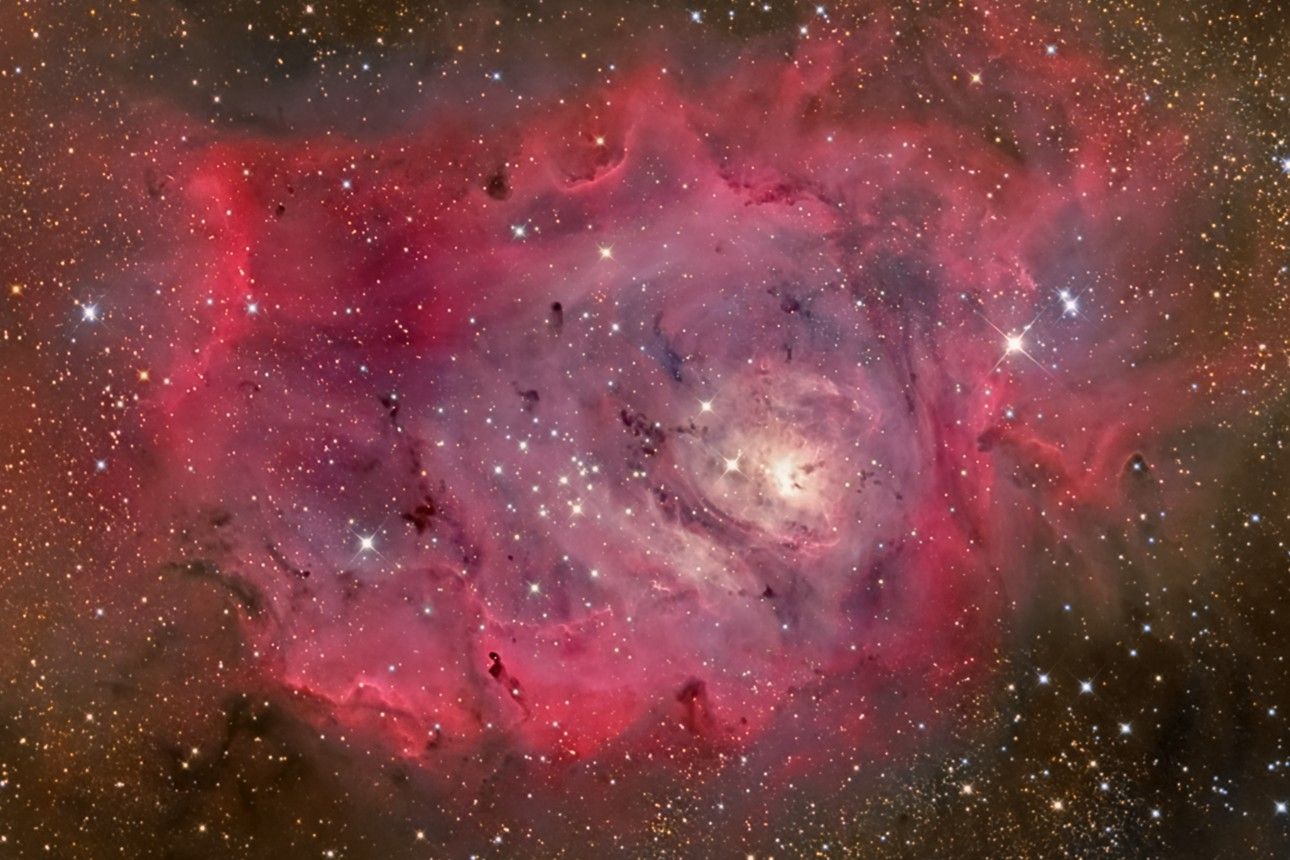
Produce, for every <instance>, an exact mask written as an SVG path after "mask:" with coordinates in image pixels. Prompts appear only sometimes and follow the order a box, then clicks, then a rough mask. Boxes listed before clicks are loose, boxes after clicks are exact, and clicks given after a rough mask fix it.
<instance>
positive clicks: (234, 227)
mask: <svg viewBox="0 0 1290 860" xmlns="http://www.w3.org/2000/svg"><path fill="white" fill-rule="evenodd" d="M1020 26H1021V25H1018V27H1020ZM900 38H901V37H900V35H899V34H898V33H892V32H884V31H881V30H880V29H874V30H873V31H872V32H866V33H864V34H863V36H857V37H856V40H855V42H854V44H852V45H851V46H850V47H840V46H836V45H835V46H833V47H822V46H812V45H810V44H809V43H803V44H802V45H800V46H799V47H797V48H796V49H795V50H794V52H793V53H792V54H791V56H789V57H787V58H786V57H785V56H784V55H781V54H776V53H774V52H771V51H766V50H762V49H761V48H754V49H750V50H749V51H747V52H745V53H744V54H743V55H741V56H739V57H737V58H733V59H730V60H728V61H723V62H725V65H726V68H727V70H728V74H724V75H710V76H691V77H688V78H687V77H685V76H684V75H682V74H679V73H677V72H676V71H674V70H668V69H667V68H665V64H664V63H662V62H644V61H642V62H640V63H638V64H637V65H636V66H635V67H634V68H632V69H624V70H622V71H621V72H619V73H618V76H617V77H616V78H615V79H614V80H613V81H611V82H609V83H600V84H594V85H586V86H584V87H580V88H577V89H575V90H571V91H569V92H563V93H561V94H560V95H558V96H557V95H548V96H547V97H545V98H534V99H529V100H527V101H526V102H524V104H523V105H522V106H521V107H519V108H517V109H516V110H514V111H510V112H507V113H506V114H505V115H503V116H501V117H500V118H499V117H498V116H497V115H496V114H494V115H492V116H487V117H485V116H481V115H479V114H477V113H473V112H471V111H469V110H466V109H464V108H463V109H461V110H459V111H457V112H456V113H453V112H452V111H441V112H438V113H437V114H436V116H435V118H434V120H433V121H427V122H426V123H424V126H423V128H422V129H421V130H417V131H414V132H408V133H406V134H402V135H393V134H391V135H386V136H383V137H381V138H380V139H378V140H366V141H362V140H353V141H347V140H344V139H342V138H340V137H339V136H337V135H323V134H319V135H314V136H307V137H305V138H304V139H301V138H300V137H292V138H290V139H285V140H284V139H282V138H272V137H267V136H266V137H257V136H256V135H254V134H242V135H238V136H229V135H224V136H221V135H215V136H211V135H210V134H209V132H201V133H199V132H196V131H194V132H192V136H190V137H186V138H185V139H184V142H183V143H177V144H176V146H175V148H174V154H173V156H172V157H170V160H168V161H167V160H165V159H164V158H163V157H162V156H158V162H157V165H156V167H155V168H154V171H155V172H154V175H153V179H154V181H153V183H152V185H153V188H152V190H153V191H154V195H153V199H150V200H148V201H146V203H145V204H144V205H142V206H141V207H140V208H141V210H143V211H145V212H153V211H155V212H156V214H155V216H149V215H146V214H144V215H140V216H138V217H140V218H142V219H145V221H144V223H147V224H148V227H147V230H148V231H149V232H150V235H151V236H152V239H151V240H150V242H149V243H147V244H146V246H145V247H147V248H150V249H152V250H151V251H149V252H148V254H149V255H150V256H149V257H148V259H147V260H145V261H143V262H142V263H141V265H142V266H143V267H144V269H145V270H146V271H149V272H150V273H151V274H152V275H155V281H156V282H157V283H158V284H162V285H164V291H166V292H165V295H166V297H165V300H164V301H158V300H156V298H155V297H153V298H151V299H149V300H148V304H147V307H146V308H145V307H144V306H143V305H140V306H139V307H138V308H136V309H135V310H136V311H138V312H140V313H145V312H146V315H148V316H150V317H152V318H154V319H158V320H159V323H160V324H162V325H164V326H165V327H166V330H167V331H169V332H170V333H171V334H172V337H171V338H170V340H169V342H166V343H163V342H161V341H157V342H156V345H155V347H154V352H153V354H151V355H149V356H145V357H144V360H146V361H147V362H148V363H149V365H150V367H151V368H152V371H151V373H152V376H153V379H154V384H153V386H152V388H150V389H149V391H150V394H149V395H148V397H147V398H146V400H145V402H144V403H143V405H142V412H141V418H140V423H141V426H142V428H143V429H142V431H140V436H139V438H138V439H135V440H134V442H135V443H137V448H138V450H140V451H144V452H146V456H143V457H141V458H140V462H141V465H140V467H139V468H140V469H142V470H143V472H142V474H143V475H144V477H143V478H142V484H143V487H144V492H142V493H141V494H140V498H141V499H142V501H140V502H139V504H140V505H142V506H143V507H144V508H145V509H146V510H147V511H148V513H147V519H149V520H151V521H152V522H156V523H164V524H166V528H164V529H162V530H161V531H163V532H165V534H166V535H168V536H171V535H173V539H171V538H169V537H168V538H167V547H166V549H165V553H166V554H167V557H168V558H170V559H172V560H173V559H179V563H180V564H181V565H184V566H186V568H187V569H190V570H195V571H204V572H206V573H209V574H212V575H215V576H218V577H220V578H221V579H223V580H224V581H226V582H228V583H230V584H231V587H232V588H233V589H234V591H235V593H236V594H238V595H239V597H240V604H239V610H238V611H239V613H240V615H241V617H242V626H243V629H244V631H245V635H246V636H247V637H248V639H249V642H250V647H252V648H253V649H254V653H255V655H256V658H257V660H258V665H259V666H260V671H261V672H262V673H263V675H264V677H266V678H267V679H270V681H271V682H272V683H273V684H275V685H278V686H280V687H282V688H285V689H288V690H292V691H295V692H294V695H295V697H296V701H298V702H300V703H301V704H300V708H301V711H302V713H305V714H306V715H313V716H310V717H309V719H316V720H318V721H319V722H320V724H326V725H329V726H335V725H339V726H340V727H341V728H342V730H343V731H344V732H346V733H351V734H353V733H357V734H358V735H361V736H365V737H370V738H375V739H377V740H378V741H379V742H380V743H382V744H385V745H387V746H388V747H390V748H392V749H394V750H396V751H397V752H398V754H399V755H402V756H405V757H406V758H407V759H409V760H411V761H416V762H421V763H422V764H423V765H424V767H425V768H426V769H427V770H429V771H432V772H452V771H455V770H460V769H461V768H464V767H469V766H470V765H467V764H463V762H467V761H473V762H476V763H478V762H480V761H484V762H487V761H488V760H490V757H491V758H496V757H497V756H499V755H502V754H504V753H521V754H523V755H525V756H531V757H533V758H535V759H540V760H542V761H545V762H553V763H557V764H558V763H559V762H568V761H578V760H586V759H588V758H594V757H596V756H608V755H609V754H610V753H612V754H613V755H615V756H619V757H621V754H622V753H624V752H626V753H627V754H629V755H630V754H633V753H636V752H638V751H642V750H644V751H658V750H664V749H671V748H675V747H676V746H677V745H685V744H690V745H693V744H698V745H700V746H702V747H705V748H708V749H718V750H745V751H747V750H756V749H758V748H759V745H760V746H761V747H765V748H773V749H774V750H776V751H777V755H781V756H783V755H786V756H787V757H786V758H783V759H782V761H784V762H788V763H790V764H785V765H784V766H791V767H793V768H801V769H809V768H813V767H817V768H818V767H824V766H826V765H827V764H829V763H831V762H832V763H841V761H842V760H845V761H847V762H849V761H850V760H851V759H850V756H851V755H852V754H855V753H858V752H862V751H864V750H879V749H887V748H889V747H890V745H891V744H893V743H894V742H895V740H896V738H897V736H899V735H902V734H908V733H909V732H910V731H912V730H913V727H914V726H922V727H925V728H927V729H928V730H929V731H934V730H935V729H936V727H937V726H938V725H942V724H944V723H945V722H946V721H947V720H949V719H951V717H950V714H951V713H952V711H953V706H955V705H961V704H963V703H964V702H967V701H969V700H971V699H972V697H973V696H975V695H977V694H978V693H979V692H980V691H981V690H983V689H984V688H985V686H986V684H987V682H988V681H989V679H990V677H991V672H992V667H993V666H994V665H995V660H996V657H997V654H998V652H999V649H1001V648H1002V647H1004V646H1005V644H1006V637H1007V635H1008V634H1007V631H1008V629H1009V628H1010V625H1013V624H1016V623H1020V621H1019V620H1020V619H1024V618H1025V615H1026V612H1027V606H1028V605H1029V602H1030V600H1031V595H1033V594H1034V593H1035V591H1036V590H1037V589H1038V588H1039V586H1038V585H1037V581H1039V580H1043V581H1044V582H1045V583H1046V584H1045V585H1044V587H1045V588H1046V589H1057V590H1058V591H1062V592H1065V593H1067V594H1068V595H1076V596H1077V597H1080V599H1088V600H1094V601H1096V600H1098V599H1100V597H1099V595H1101V596H1105V594H1106V593H1107V592H1113V591H1114V588H1115V586H1114V583H1113V582H1112V581H1110V580H1109V579H1108V574H1107V572H1106V571H1107V570H1108V567H1107V566H1106V565H1104V564H1103V560H1104V559H1105V558H1106V556H1107V553H1109V552H1113V551H1117V550H1115V549H1109V548H1107V547H1105V546H1103V545H1102V543H1105V542H1104V540H1102V539H1104V538H1105V534H1106V530H1107V528H1108V527H1109V526H1111V525H1114V524H1120V525H1121V526H1122V525H1123V523H1124V522H1126V521H1129V520H1132V521H1134V522H1137V520H1138V518H1139V517H1138V512H1139V510H1144V511H1146V510H1151V508H1150V504H1149V502H1148V503H1144V504H1140V503H1141V502H1142V501H1143V499H1144V498H1146V497H1149V495H1150V493H1151V492H1152V490H1151V489H1150V483H1149V480H1150V479H1149V478H1146V477H1144V475H1148V474H1149V473H1150V472H1151V471H1152V469H1153V466H1154V464H1155V463H1156V462H1157V458H1158V456H1159V454H1160V451H1159V450H1158V447H1157V443H1158V442H1159V440H1161V439H1164V438H1165V437H1166V435H1167V433H1168V432H1170V431H1171V430H1174V429H1176V428H1178V427H1180V426H1183V425H1184V424H1186V423H1187V422H1188V421H1191V420H1192V419H1193V418H1194V416H1193V415H1191V414H1189V411H1188V406H1187V405H1186V401H1185V398H1184V397H1182V396H1181V395H1180V396H1178V397H1176V398H1171V399H1170V400H1169V401H1168V402H1165V401H1162V400H1160V399H1156V396H1155V395H1156V392H1159V391H1160V390H1162V389H1164V390H1169V391H1177V392H1183V391H1185V390H1186V386H1187V384H1188V383H1190V382H1192V381H1193V380H1192V379H1191V378H1190V377H1188V376H1186V375H1185V371H1186V372H1190V371H1191V370H1192V369H1194V367H1195V362H1194V361H1191V362H1190V363H1188V364H1184V363H1183V361H1184V358H1183V357H1184V355H1186V354H1191V355H1193V356H1194V354H1195V352H1194V351H1195V350H1197V349H1204V348H1205V347H1206V344H1205V342H1204V339H1205V338H1206V337H1207V336H1206V335H1205V334H1204V333H1203V332H1202V331H1200V330H1198V329H1196V328H1192V329H1190V335H1187V334H1185V333H1182V332H1184V330H1183V329H1182V328H1177V327H1174V324H1173V323H1171V322H1169V320H1171V319H1176V318H1177V316H1178V315H1181V314H1185V313H1187V312H1188V303H1189V302H1190V301H1191V298H1190V293H1189V292H1188V291H1187V290H1183V289H1181V288H1180V285H1183V284H1186V283H1189V278H1191V277H1193V275H1194V272H1193V273H1192V274H1189V271H1191V270H1190V268H1189V267H1191V266H1192V262H1191V261H1189V260H1188V259H1186V258H1185V255H1184V254H1183V253H1181V252H1180V251H1179V249H1180V247H1181V246H1180V236H1184V235H1194V234H1195V233H1196V232H1197V231H1198V230H1200V229H1203V225H1204V224H1205V223H1206V218H1207V216H1208V211H1207V205H1206V204H1205V202H1204V200H1203V199H1198V198H1196V197H1194V196H1191V197H1189V196H1188V195H1189V192H1187V191H1186V190H1185V187H1184V186H1183V185H1182V184H1180V183H1179V182H1177V181H1176V180H1175V177H1176V176H1179V175H1182V173H1183V169H1184V167H1185V165H1184V164H1183V161H1184V159H1185V155H1184V151H1185V150H1184V141H1183V133H1182V132H1181V131H1179V130H1178V129H1175V128H1172V127H1170V126H1169V125H1168V123H1166V122H1165V121H1163V120H1162V119H1161V118H1160V116H1159V115H1157V114H1156V113H1154V112H1153V108H1152V106H1151V105H1150V104H1149V103H1148V102H1147V101H1146V100H1144V99H1143V98H1142V97H1141V94H1140V93H1137V92H1135V91H1134V90H1133V88H1132V87H1129V86H1127V85H1124V84H1122V83H1121V84H1113V83H1108V81H1112V80H1113V78H1114V76H1113V75H1111V74H1109V73H1107V72H1105V71H1104V70H1103V69H1102V68H1101V67H1100V66H1099V65H1098V64H1097V63H1096V62H1094V61H1093V60H1092V59H1090V58H1089V57H1087V56H1086V55H1082V54H1081V53H1080V52H1079V51H1078V50H1077V49H1076V48H1073V47H1065V46H1064V47H1063V49H1062V50H1061V51H1060V52H1056V53H1054V52H1053V51H1051V50H1049V51H1045V50H1044V42H1043V40H1042V39H1040V38H1038V37H1037V38H1033V39H1032V38H1030V37H1029V36H1027V34H1026V33H1025V31H1024V28H1020V29H1019V28H1013V31H1012V32H1010V34H1009V35H1008V36H1007V37H1006V41H1007V47H1006V50H1005V47H1004V45H1003V43H1002V42H998V43H995V42H991V41H990V40H989V39H988V38H985V37H982V38H980V39H977V40H975V41H974V42H973V44H974V47H972V48H971V49H970V54H958V55H955V56H951V55H950V54H949V50H950V49H949V48H946V49H945V54H944V55H943V56H942V55H938V54H937V53H936V51H935V50H931V51H930V53H928V52H924V55H923V56H920V57H917V58H910V59H905V60H902V59H899V58H900V57H901V56H906V55H907V54H908V53H909V52H907V51H903V50H902V49H901V48H900ZM947 38H948V37H947ZM884 46H885V47H884ZM1018 46H1021V47H1018ZM1022 48H1024V49H1025V50H1022ZM881 57H886V60H885V62H886V63H887V71H885V72H884V73H882V74H876V73H871V72H869V71H867V70H866V69H867V68H868V67H870V66H878V65H880V61H879V58H881ZM185 133H186V134H187V132H185ZM163 149H164V148H163ZM1185 198H1186V199H1185ZM149 217H152V218H154V220H152V221H147V220H146V219H147V218H149ZM1148 296H1150V297H1151V298H1150V299H1148V298H1147V297H1148ZM1171 315H1172V316H1171ZM1148 330H1152V331H1155V332H1156V334H1158V335H1160V336H1161V338H1163V339H1164V340H1163V343H1165V344H1166V345H1163V346H1161V345H1156V344H1157V343H1159V342H1152V343H1149V342H1148V339H1147V338H1146V333H1147V331H1148ZM1188 337H1190V340H1188V339H1187V338H1188ZM1188 350H1191V351H1192V352H1191V353H1188ZM1219 372H1221V367H1218V366H1217V365H1216V369H1215V373H1219ZM163 376H164V377H165V379H164V384H162V382H163V380H162V377H163ZM1144 519H1145V517H1144ZM1148 527H1156V526H1153V525H1151V524H1147V525H1144V526H1143V528H1148ZM1100 541H1101V543H1100ZM1117 547H1118V545H1117ZM1118 550H1119V551H1123V548H1122V547H1118ZM777 760H780V759H777Z"/></svg>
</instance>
